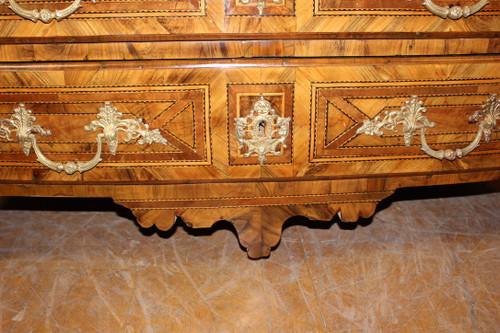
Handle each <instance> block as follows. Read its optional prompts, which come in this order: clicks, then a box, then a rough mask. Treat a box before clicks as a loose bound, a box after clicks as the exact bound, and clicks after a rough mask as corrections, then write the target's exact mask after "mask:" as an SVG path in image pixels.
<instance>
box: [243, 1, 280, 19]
mask: <svg viewBox="0 0 500 333" xmlns="http://www.w3.org/2000/svg"><path fill="white" fill-rule="evenodd" d="M272 1H273V3H275V4H280V3H283V0H272ZM241 3H242V4H244V5H248V4H249V3H250V0H241ZM266 8H267V0H257V10H258V11H259V15H262V13H263V11H264V9H266Z"/></svg>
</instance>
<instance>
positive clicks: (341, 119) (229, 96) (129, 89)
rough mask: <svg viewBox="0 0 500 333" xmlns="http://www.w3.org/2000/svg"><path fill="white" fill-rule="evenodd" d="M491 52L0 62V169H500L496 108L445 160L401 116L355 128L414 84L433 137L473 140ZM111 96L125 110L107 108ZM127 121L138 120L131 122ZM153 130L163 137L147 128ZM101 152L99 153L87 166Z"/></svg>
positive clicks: (38, 174)
mask: <svg viewBox="0 0 500 333" xmlns="http://www.w3.org/2000/svg"><path fill="white" fill-rule="evenodd" d="M498 60H499V59H498V57H476V58H449V59H448V58H435V59H432V58H429V59H422V58H414V59H400V60H397V61H396V60H395V62H394V63H386V62H385V61H384V60H383V59H365V60H364V62H365V64H362V63H360V64H349V63H347V62H346V61H345V60H336V61H332V60H330V61H322V60H315V62H314V65H311V64H306V63H305V61H302V60H296V61H289V62H287V63H284V62H282V61H280V60H273V61H271V60H269V61H240V62H238V61H231V62H224V61H219V62H207V63H200V62H191V63H189V62H148V63H143V64H127V63H108V64H106V65H105V66H102V65H101V66H100V65H97V64H96V65H93V64H88V65H83V64H82V65H51V66H45V67H44V66H40V67H36V66H18V67H16V68H15V69H14V68H12V67H8V66H6V67H4V68H3V69H2V71H0V82H1V85H2V86H1V87H0V119H2V128H4V130H3V132H1V131H0V151H1V154H0V179H1V180H3V181H18V182H19V181H21V182H33V181H36V182H54V181H57V182H59V181H65V182H81V181H84V182H89V183H91V182H97V181H98V182H112V183H119V182H142V183H144V182H151V183H155V182H162V183H174V182H191V181H193V182H194V181H217V180H228V179H234V180H236V179H275V178H292V177H354V176H367V175H387V174H403V173H434V172H451V171H456V170H457V169H458V170H479V169H485V168H486V169H488V168H498V167H500V159H499V154H500V134H499V130H498V126H496V119H497V118H498V116H499V115H498V112H496V113H495V114H494V115H492V116H490V118H491V117H493V118H494V119H495V120H494V121H493V122H491V121H490V125H489V130H490V132H491V133H490V137H489V139H490V140H489V142H485V136H484V135H483V134H482V133H481V136H480V137H479V146H478V147H473V149H472V150H471V151H470V152H467V154H465V155H467V156H463V157H462V158H460V156H457V157H456V158H455V159H454V160H447V159H446V158H444V159H442V160H440V159H438V158H436V157H432V156H431V155H429V154H428V153H427V152H425V151H422V147H423V146H422V141H421V130H420V129H417V130H415V131H413V134H412V135H413V137H412V138H411V139H410V140H409V142H406V141H405V134H407V132H408V131H407V130H406V128H405V127H404V126H406V125H405V121H404V120H401V119H399V120H398V122H397V124H395V126H394V127H393V128H392V130H391V129H390V128H388V127H387V126H386V127H383V126H382V125H381V126H379V128H378V129H379V130H380V131H381V133H379V134H380V135H368V134H373V133H368V134H367V133H365V132H363V130H362V129H363V126H365V125H366V123H367V122H377V121H378V122H379V124H380V122H382V121H383V120H384V119H386V112H387V113H390V112H396V111H401V108H402V107H403V106H404V105H406V103H407V102H409V101H411V99H412V96H418V101H420V102H421V103H422V105H421V106H422V107H425V110H424V111H422V112H421V116H425V117H426V119H427V120H428V123H429V124H430V123H433V124H432V126H428V127H426V128H425V139H426V141H425V143H426V144H427V145H428V147H429V149H433V151H436V152H439V151H443V152H444V151H447V150H450V151H455V152H456V151H457V149H462V148H464V147H466V146H468V145H469V143H470V142H473V141H474V140H475V139H476V138H477V136H478V133H479V132H478V131H479V126H478V124H479V123H481V121H482V120H484V119H485V117H482V118H481V119H478V122H469V118H470V117H471V116H473V115H474V114H475V112H476V111H480V110H482V105H483V104H485V103H486V102H487V100H488V99H489V98H490V97H491V96H492V94H495V93H498V92H500V78H499V77H498V73H500V65H499V64H500V62H499V61H498ZM377 61H378V62H379V63H377ZM125 66H126V67H125ZM182 67H184V68H182ZM28 83H29V84H28ZM21 103H22V104H24V108H25V109H26V110H31V112H32V114H31V115H32V116H34V117H36V120H34V121H33V122H32V124H31V125H32V127H33V130H32V131H31V132H30V133H34V136H35V137H36V147H33V146H29V147H27V148H26V149H27V152H28V155H26V154H25V152H24V153H23V146H22V145H21V144H20V142H19V141H22V140H20V138H19V136H18V133H19V126H17V127H16V126H15V125H12V124H13V121H14V120H15V110H18V111H17V112H18V113H19V110H20V109H22V108H21V107H20V106H19V105H20V104H21ZM113 107H116V109H115V111H116V112H119V113H121V114H122V115H121V116H116V115H115V116H109V115H108V116H105V115H103V114H104V113H102V112H104V111H106V110H108V108H113ZM497 109H498V108H497ZM497 111H498V110H497ZM113 117H115V118H116V119H115V120H113V121H111V120H110V121H108V118H109V119H111V118H113ZM495 117H496V118H495ZM120 121H122V122H120ZM109 123H111V124H113V125H112V126H108V127H106V126H105V125H106V124H108V125H109ZM131 123H133V124H135V126H138V127H139V128H140V130H135V132H134V130H133V128H132V127H131V125H130V124H131ZM9 124H10V125H9ZM92 124H94V125H92ZM422 124H423V122H422V121H420V122H417V123H416V125H417V127H418V126H420V125H422ZM89 125H91V126H90V127H88V126H89ZM35 126H40V127H41V128H39V129H37V128H36V127H35ZM113 126H114V127H113ZM110 127H111V128H112V129H113V130H116V133H117V135H118V136H117V139H118V140H117V142H116V152H115V153H114V154H113V143H112V141H113V140H112V137H109V138H108V137H107V136H103V137H101V139H100V141H101V143H102V152H101V153H99V154H98V151H99V149H100V148H99V142H98V141H99V138H100V137H99V135H100V134H101V133H102V135H104V134H105V133H108V132H106V131H109V128H110ZM483 127H484V126H483ZM486 127H487V126H486ZM5 128H8V129H9V130H10V131H11V133H10V134H9V135H7V134H8V133H7V132H6V131H5ZM48 130H50V132H51V133H50V135H48V133H47V132H46V131H48ZM393 130H394V131H393ZM44 131H45V132H44ZM131 131H132V132H131ZM141 131H142V132H141ZM154 131H156V133H157V134H159V135H161V138H162V140H165V141H166V142H164V141H162V140H160V139H158V140H156V141H155V140H152V141H151V140H150V141H147V140H144V139H145V138H146V137H148V135H149V136H151V135H152V134H151V133H153V132H154ZM150 132H151V133H150ZM148 133H149V134H148ZM127 135H130V137H127ZM96 139H97V142H96ZM142 140H144V141H146V142H142ZM25 141H28V143H30V142H31V141H30V140H25ZM31 144H32V142H31ZM35 148H38V149H39V152H38V153H37V152H36V151H35ZM41 155H43V156H44V157H45V158H46V159H47V160H49V161H53V162H54V163H56V164H57V163H62V162H64V163H67V162H72V161H75V160H77V161H80V162H83V163H87V164H85V165H87V167H88V169H87V170H83V171H82V172H75V171H74V170H73V172H68V171H67V170H66V169H65V170H57V169H55V167H50V163H48V162H45V163H44V161H45V160H44V159H43V157H40V156H41ZM96 156H97V158H98V159H100V160H99V161H97V163H96V164H95V165H93V164H92V162H90V161H94V160H95V158H96ZM64 163H63V164H64ZM48 164H49V165H48ZM69 166H72V164H70V165H69ZM69 166H68V167H69ZM51 169H52V170H51ZM54 170H55V171H54ZM70 171H71V170H70Z"/></svg>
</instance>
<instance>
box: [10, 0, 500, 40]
mask: <svg viewBox="0 0 500 333" xmlns="http://www.w3.org/2000/svg"><path fill="white" fill-rule="evenodd" d="M425 1H427V2H429V1H430V0H425ZM484 1H485V0H477V1H476V0H471V1H446V0H445V1H441V0H434V1H432V4H433V5H432V6H430V7H429V8H434V7H435V8H438V9H437V10H434V12H435V13H436V14H434V13H432V12H431V10H430V9H427V8H426V7H424V5H423V3H424V0H408V1H401V0H385V1H368V0H366V1H359V0H346V1H343V0H342V1H339V0H326V1H325V0H314V1H311V0H227V1H220V0H208V1H199V0H181V1H170V0H157V1H137V0H124V1H118V2H108V1H96V2H95V3H92V2H90V1H85V2H82V0H74V2H73V3H72V2H70V1H68V2H62V3H61V2H52V1H45V0H43V1H26V0H6V1H5V3H4V4H3V5H0V18H1V20H0V37H12V38H26V39H30V38H45V39H51V38H52V39H53V40H55V39H57V40H65V41H81V40H79V39H78V38H86V40H89V38H90V39H91V37H92V36H94V37H97V36H107V37H111V36H114V37H115V38H114V39H115V40H116V38H118V36H119V38H118V39H119V40H122V41H123V40H130V38H129V37H132V36H134V37H133V39H134V40H135V41H141V40H142V41H146V40H148V39H149V40H150V41H153V40H158V39H160V40H161V39H165V38H167V39H169V38H172V35H173V34H174V35H175V34H200V33H202V34H212V38H214V36H216V34H221V33H223V34H226V33H237V34H255V33H259V34H261V33H266V34H267V33H293V32H300V33H308V32H358V33H359V32H477V31H491V32H494V31H499V30H500V22H499V21H500V20H499V15H500V1H497V0H490V1H489V3H488V4H486V5H485V6H484V8H481V9H480V10H479V11H478V12H476V13H474V14H473V15H470V16H468V17H461V18H458V19H451V18H446V19H445V18H441V17H440V16H439V15H442V12H443V10H444V11H446V6H450V5H451V6H455V8H456V9H458V12H460V10H462V12H464V13H468V9H467V8H475V5H478V4H481V3H483V2H484ZM73 7H74V10H73V11H72V10H71V8H73ZM16 8H20V9H16ZM64 8H69V9H67V10H64ZM443 8H444V9H443ZM21 9H22V10H21ZM33 10H36V12H35V13H38V14H37V15H35V14H33ZM56 10H62V12H63V13H65V15H64V16H67V17H57V18H54V19H52V18H51V14H50V13H55V11H56ZM455 12H456V10H455ZM69 13H71V14H69ZM66 14H67V15H66ZM23 15H24V17H25V18H23ZM450 15H451V14H450ZM466 15H467V14H464V16H466ZM57 19H59V20H60V21H59V22H57ZM31 20H33V21H36V22H37V23H33V22H32V21H31ZM44 20H45V21H46V22H48V23H47V24H45V23H42V21H44ZM42 25H43V28H42ZM127 36H129V37H127ZM75 38H76V39H75ZM174 38H176V37H175V36H174ZM177 38H178V37H177ZM195 38H196V36H195ZM197 38H200V37H199V36H198V37H197ZM112 39H113V38H112ZM202 39H203V38H202ZM39 41H40V40H38V42H39ZM94 41H97V42H100V41H103V40H102V39H100V38H95V39H94ZM106 41H109V39H107V40H106Z"/></svg>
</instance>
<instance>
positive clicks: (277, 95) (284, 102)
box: [228, 83, 293, 165]
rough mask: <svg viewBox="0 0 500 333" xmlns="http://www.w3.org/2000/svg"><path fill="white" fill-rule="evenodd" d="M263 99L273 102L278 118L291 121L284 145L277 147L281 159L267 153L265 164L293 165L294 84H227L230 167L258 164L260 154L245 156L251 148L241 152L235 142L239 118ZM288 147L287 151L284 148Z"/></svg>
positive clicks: (245, 115) (247, 113) (246, 114)
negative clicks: (236, 124) (237, 119)
mask: <svg viewBox="0 0 500 333" xmlns="http://www.w3.org/2000/svg"><path fill="white" fill-rule="evenodd" d="M261 96H262V97H264V99H265V100H267V101H269V102H270V103H271V107H272V108H273V109H274V111H275V113H276V115H277V116H278V117H282V118H290V119H292V120H291V121H290V124H289V125H290V132H289V135H288V137H287V138H286V140H285V142H284V145H281V144H280V145H278V146H277V149H280V150H281V154H280V155H279V156H275V155H273V154H271V153H268V154H266V158H267V160H266V161H265V163H264V165H270V164H283V163H291V161H292V145H293V143H292V140H291V138H292V127H293V118H292V115H293V84H289V83H279V84H229V85H228V126H229V138H228V141H229V164H230V165H250V164H251V165H259V164H260V162H259V160H258V154H256V153H254V154H251V155H250V156H248V157H245V156H244V155H245V153H247V152H248V147H247V146H244V147H243V148H242V149H240V148H239V147H240V143H239V142H238V140H237V139H236V134H235V133H236V126H235V119H236V118H245V117H247V116H248V115H249V114H250V112H251V110H253V107H254V104H255V102H257V101H258V100H259V99H260V98H261ZM285 145H286V148H284V146H285Z"/></svg>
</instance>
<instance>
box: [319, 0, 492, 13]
mask: <svg viewBox="0 0 500 333" xmlns="http://www.w3.org/2000/svg"><path fill="white" fill-rule="evenodd" d="M422 2H423V1H411V0H409V1H401V0H384V1H370V0H314V16H346V15H349V16H374V15H380V16H415V15H428V16H432V15H433V14H431V13H430V12H429V11H428V10H427V9H426V8H425V7H424V6H422ZM433 2H434V3H435V4H436V5H438V6H448V5H450V4H452V3H453V1H452V2H450V1H448V0H434V1H433ZM477 2H478V1H467V0H466V1H461V2H460V5H463V6H472V5H474V4H475V3H477ZM456 3H458V2H456ZM490 3H491V2H490ZM452 6H453V4H452ZM493 6H495V3H494V2H493ZM494 9H496V10H497V14H498V7H497V6H495V8H494ZM486 10H488V11H490V13H486ZM491 10H492V6H490V7H487V8H484V9H483V11H479V12H478V13H476V14H475V15H487V14H490V15H491Z"/></svg>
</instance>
